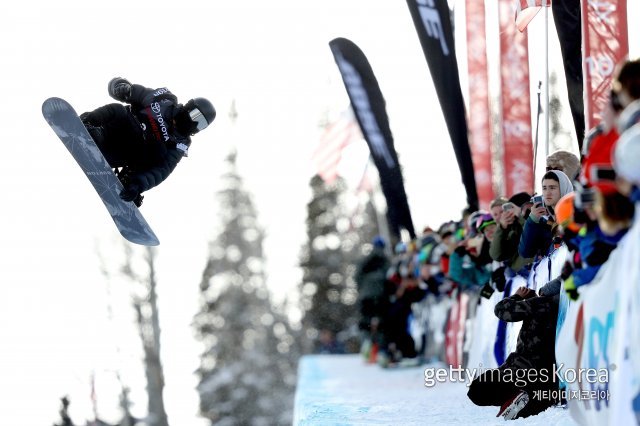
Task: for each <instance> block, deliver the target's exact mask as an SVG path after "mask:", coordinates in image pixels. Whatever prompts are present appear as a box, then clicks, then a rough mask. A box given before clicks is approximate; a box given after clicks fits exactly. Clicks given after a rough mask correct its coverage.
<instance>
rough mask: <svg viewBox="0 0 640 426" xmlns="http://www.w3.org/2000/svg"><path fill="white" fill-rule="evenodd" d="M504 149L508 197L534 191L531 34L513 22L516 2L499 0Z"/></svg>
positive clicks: (505, 180) (505, 181)
mask: <svg viewBox="0 0 640 426" xmlns="http://www.w3.org/2000/svg"><path fill="white" fill-rule="evenodd" d="M498 4H499V14H500V19H499V20H500V80H501V83H500V89H501V91H502V98H501V99H502V149H503V153H504V158H503V162H504V190H505V195H506V196H511V195H513V194H515V193H518V192H522V191H526V192H529V193H531V192H532V191H533V143H532V135H531V103H530V97H531V95H530V89H529V51H528V45H527V33H526V32H524V33H521V32H519V31H518V28H517V27H516V25H515V24H514V22H513V17H514V14H515V8H514V3H513V1H512V0H499V1H498Z"/></svg>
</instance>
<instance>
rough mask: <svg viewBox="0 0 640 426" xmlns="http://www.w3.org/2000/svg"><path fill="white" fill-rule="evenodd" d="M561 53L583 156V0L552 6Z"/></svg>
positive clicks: (568, 0) (566, 1)
mask: <svg viewBox="0 0 640 426" xmlns="http://www.w3.org/2000/svg"><path fill="white" fill-rule="evenodd" d="M551 10H552V11H553V21H554V22H555V24H556V31H557V32H558V39H559V40H560V51H561V52H562V62H563V65H564V76H565V79H566V81H567V93H568V95H569V107H570V108H571V116H572V117H573V125H574V127H575V129H576V137H577V138H578V146H579V148H580V152H582V140H583V139H584V132H585V128H584V125H585V124H584V87H583V78H582V11H581V10H580V0H562V1H554V2H552V3H551Z"/></svg>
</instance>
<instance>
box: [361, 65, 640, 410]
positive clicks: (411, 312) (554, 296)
mask: <svg viewBox="0 0 640 426" xmlns="http://www.w3.org/2000/svg"><path fill="white" fill-rule="evenodd" d="M602 117H603V118H602V122H601V123H600V124H599V125H598V126H597V127H596V128H594V129H592V130H591V131H590V132H587V136H586V137H585V140H584V143H583V152H581V153H580V155H579V156H578V155H575V154H573V153H571V152H568V151H557V152H554V153H552V154H551V155H549V156H548V158H547V160H546V172H545V174H544V175H543V176H542V178H541V179H540V181H539V183H540V187H541V193H540V194H535V193H526V192H520V193H516V194H506V196H500V197H498V198H496V199H495V200H493V201H492V202H491V204H490V205H489V208H488V210H486V211H485V210H479V211H470V210H469V209H466V210H465V211H463V212H462V216H461V218H459V219H456V220H452V221H450V222H447V223H444V224H442V225H441V226H439V227H438V228H437V229H431V228H426V229H424V230H423V232H422V233H421V235H420V236H419V237H418V238H416V239H415V240H413V241H410V242H400V243H397V244H396V245H395V246H394V247H390V244H389V243H388V242H386V241H385V240H384V239H383V238H381V237H376V239H375V240H374V241H373V242H372V250H371V252H370V254H369V255H368V256H366V257H365V258H364V259H362V261H361V263H360V264H359V265H358V268H357V272H356V276H355V278H356V282H357V284H358V292H359V298H358V302H359V307H360V324H359V325H360V329H361V330H362V333H363V335H364V338H363V345H362V350H361V351H362V354H363V356H364V357H365V358H366V360H367V361H369V362H372V363H378V364H379V365H381V366H382V367H385V368H388V367H394V366H395V367H397V366H404V365H418V364H420V363H423V362H429V361H434V360H439V361H444V362H447V363H449V364H456V365H461V366H463V367H467V366H470V367H475V365H469V348H470V347H471V345H472V344H473V339H474V337H476V338H477V336H475V334H477V333H474V332H473V330H474V327H470V326H469V325H468V324H469V322H470V321H469V320H471V322H472V321H473V320H474V318H475V316H476V312H477V311H478V310H480V309H491V310H492V311H493V313H494V315H495V317H496V319H497V321H498V322H497V324H501V325H498V335H499V334H500V331H499V330H500V327H501V326H502V327H505V326H506V325H507V324H508V323H520V324H521V326H520V329H519V333H518V335H517V342H516V343H515V345H514V350H513V351H512V352H511V353H504V354H503V356H501V355H500V354H499V353H498V352H499V351H497V352H496V360H497V363H496V368H494V369H490V370H486V371H484V372H483V373H482V374H480V375H478V376H476V377H475V378H474V379H473V381H472V382H471V384H470V386H469V388H468V397H469V399H470V400H471V401H472V402H473V403H475V404H477V405H482V406H486V405H490V406H496V407H500V409H499V411H498V414H499V415H502V416H504V417H505V418H507V419H510V418H520V417H527V416H531V415H535V414H538V413H540V412H542V411H544V410H546V409H547V408H549V407H552V406H563V404H565V403H566V401H565V400H564V398H562V397H561V395H562V394H561V393H558V392H553V391H557V390H558V389H560V388H561V387H562V386H563V384H562V382H561V381H559V380H549V381H546V382H542V381H540V380H526V379H525V380H521V381H519V382H515V381H514V380H511V379H510V378H511V377H516V376H517V377H520V375H518V372H519V371H532V370H535V372H537V373H538V374H540V372H541V371H543V370H546V371H550V370H552V369H553V366H554V364H555V363H556V343H557V342H556V338H557V337H556V335H557V329H558V324H559V322H561V319H562V315H563V313H562V312H563V311H564V310H565V308H566V307H563V305H562V302H561V300H563V299H565V300H569V301H577V300H579V298H580V296H581V289H583V288H584V286H589V285H590V284H591V283H592V282H593V281H594V278H595V277H596V276H597V274H598V271H599V270H600V269H601V267H602V266H603V265H604V264H605V263H606V262H607V261H608V260H609V258H610V256H611V254H612V253H613V252H614V250H616V248H617V247H618V245H619V244H620V242H621V241H622V240H623V239H624V238H625V236H626V235H627V233H628V231H629V229H630V228H632V227H634V226H640V225H639V224H638V223H637V221H636V220H634V217H635V205H636V204H637V203H638V202H639V201H640V124H638V123H639V122H640V60H635V61H627V62H626V63H624V64H622V66H621V67H620V68H619V70H618V71H617V74H616V78H615V79H614V83H613V87H612V89H611V93H610V102H609V104H608V106H607V108H606V111H603V114H602ZM560 250H562V253H563V258H562V259H561V262H562V265H561V268H559V270H558V271H557V272H554V273H552V272H551V267H549V271H550V273H549V276H548V277H549V279H548V280H547V281H548V282H546V283H545V284H544V285H541V286H538V287H537V288H531V286H530V285H522V286H518V287H517V288H512V286H513V285H514V284H515V283H530V282H532V280H531V275H532V274H534V273H536V270H537V268H538V267H539V266H540V265H541V264H542V262H543V261H544V260H545V259H550V258H551V257H553V256H554V253H555V254H557V253H560ZM554 259H555V258H554ZM549 264H550V263H549ZM517 277H520V279H516V278H517ZM443 307H444V308H443ZM443 309H444V310H443ZM438 313H439V314H438ZM559 316H560V321H559ZM476 329H477V328H476ZM529 377H531V376H530V375H529ZM538 377H539V375H538ZM543 396H544V397H543Z"/></svg>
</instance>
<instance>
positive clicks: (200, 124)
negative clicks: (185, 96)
mask: <svg viewBox="0 0 640 426" xmlns="http://www.w3.org/2000/svg"><path fill="white" fill-rule="evenodd" d="M189 117H190V118H191V121H193V122H194V123H196V128H197V129H198V131H200V130H203V129H205V128H206V127H207V126H208V125H209V123H208V122H207V119H206V118H205V116H204V114H202V112H201V111H200V110H199V109H198V108H193V109H192V110H191V111H189Z"/></svg>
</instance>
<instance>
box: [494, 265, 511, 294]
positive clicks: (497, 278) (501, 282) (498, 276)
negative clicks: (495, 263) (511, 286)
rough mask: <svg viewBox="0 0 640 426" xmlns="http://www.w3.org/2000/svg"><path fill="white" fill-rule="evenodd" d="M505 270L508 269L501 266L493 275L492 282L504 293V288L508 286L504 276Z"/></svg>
mask: <svg viewBox="0 0 640 426" xmlns="http://www.w3.org/2000/svg"><path fill="white" fill-rule="evenodd" d="M505 269H506V267H504V266H501V267H499V268H498V269H496V270H495V271H493V272H492V273H491V282H492V283H493V284H494V285H495V286H496V290H498V291H504V287H505V285H507V278H506V277H505V276H504V271H505Z"/></svg>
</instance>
